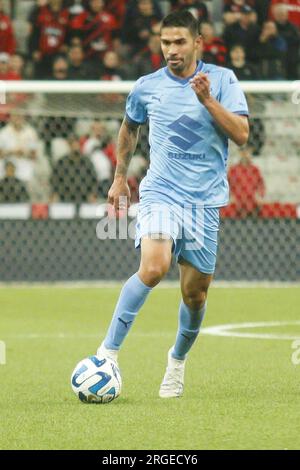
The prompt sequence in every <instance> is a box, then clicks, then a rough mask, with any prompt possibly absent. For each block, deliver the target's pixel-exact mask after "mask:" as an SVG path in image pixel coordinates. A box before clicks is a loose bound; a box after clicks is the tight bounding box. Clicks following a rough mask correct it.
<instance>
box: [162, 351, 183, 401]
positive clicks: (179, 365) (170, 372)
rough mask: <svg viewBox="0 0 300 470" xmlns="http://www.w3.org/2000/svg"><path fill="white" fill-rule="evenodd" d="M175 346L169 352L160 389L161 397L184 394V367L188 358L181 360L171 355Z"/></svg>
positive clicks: (173, 396)
mask: <svg viewBox="0 0 300 470" xmlns="http://www.w3.org/2000/svg"><path fill="white" fill-rule="evenodd" d="M172 351H173V347H172V348H171V349H170V350H169V352H168V365H167V369H166V373H165V376H164V378H163V381H162V384H161V386H160V389H159V396H160V397H161V398H175V397H181V396H182V395H183V383H184V367H185V362H186V359H184V360H182V361H180V360H178V359H174V358H173V357H172V355H171V353H172Z"/></svg>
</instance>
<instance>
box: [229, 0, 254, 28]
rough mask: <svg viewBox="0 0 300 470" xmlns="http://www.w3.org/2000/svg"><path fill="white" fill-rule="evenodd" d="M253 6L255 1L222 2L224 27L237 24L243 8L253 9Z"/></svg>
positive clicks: (235, 0)
mask: <svg viewBox="0 0 300 470" xmlns="http://www.w3.org/2000/svg"><path fill="white" fill-rule="evenodd" d="M254 4H255V0H224V14H223V19H224V23H225V24H226V25H230V24H234V23H237V22H238V21H240V19H241V13H242V10H243V8H244V7H245V6H250V7H253V6H254ZM253 11H254V10H253ZM252 14H253V13H252Z"/></svg>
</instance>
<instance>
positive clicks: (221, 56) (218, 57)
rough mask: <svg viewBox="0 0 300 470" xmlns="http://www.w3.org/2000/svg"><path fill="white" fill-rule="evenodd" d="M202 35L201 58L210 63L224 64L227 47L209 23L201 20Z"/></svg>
mask: <svg viewBox="0 0 300 470" xmlns="http://www.w3.org/2000/svg"><path fill="white" fill-rule="evenodd" d="M200 32H201V35H202V37H203V56H202V58H203V60H204V62H208V63H210V64H216V65H221V66H224V65H225V62H226V54H227V48H226V46H225V44H224V42H223V40H222V39H221V38H219V37H217V36H216V34H215V30H214V27H213V25H212V24H211V23H207V22H203V23H202V24H201V27H200Z"/></svg>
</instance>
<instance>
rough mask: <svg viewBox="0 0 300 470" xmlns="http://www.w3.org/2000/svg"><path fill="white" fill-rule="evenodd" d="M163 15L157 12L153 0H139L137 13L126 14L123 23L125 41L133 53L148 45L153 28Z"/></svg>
mask: <svg viewBox="0 0 300 470" xmlns="http://www.w3.org/2000/svg"><path fill="white" fill-rule="evenodd" d="M161 19H162V15H161V14H158V13H157V12H155V9H154V3H153V0H137V9H136V13H135V14H134V15H133V14H132V13H131V15H128V14H127V15H126V17H125V20H124V25H123V31H122V34H123V41H124V42H125V43H126V44H128V46H129V48H130V50H131V51H132V52H133V53H138V52H140V51H142V50H143V49H145V47H147V43H148V40H149V38H150V35H151V28H152V26H153V25H154V24H155V23H159V22H160V20H161Z"/></svg>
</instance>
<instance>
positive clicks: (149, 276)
mask: <svg viewBox="0 0 300 470" xmlns="http://www.w3.org/2000/svg"><path fill="white" fill-rule="evenodd" d="M168 270H169V263H167V262H166V263H160V264H148V265H147V266H144V267H142V268H141V269H140V276H141V279H142V280H143V281H144V282H145V284H147V285H149V286H151V287H154V286H156V285H157V284H158V283H159V282H160V281H161V280H162V278H163V277H164V276H165V274H166V273H167V272H168Z"/></svg>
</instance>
